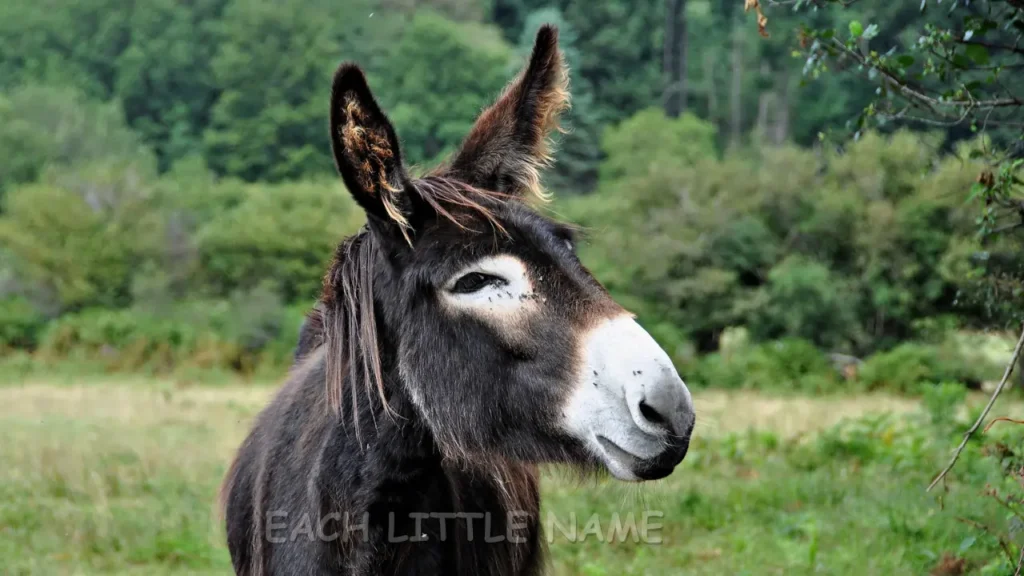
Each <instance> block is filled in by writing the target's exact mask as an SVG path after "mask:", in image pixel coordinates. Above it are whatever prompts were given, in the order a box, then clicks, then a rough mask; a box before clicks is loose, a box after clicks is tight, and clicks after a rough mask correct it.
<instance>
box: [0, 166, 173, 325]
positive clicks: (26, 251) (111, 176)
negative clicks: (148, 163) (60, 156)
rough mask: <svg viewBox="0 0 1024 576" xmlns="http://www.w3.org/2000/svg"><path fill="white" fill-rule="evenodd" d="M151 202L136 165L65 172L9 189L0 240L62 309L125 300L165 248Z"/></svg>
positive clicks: (23, 272) (20, 272)
mask: <svg viewBox="0 0 1024 576" xmlns="http://www.w3.org/2000/svg"><path fill="white" fill-rule="evenodd" d="M150 200H151V199H150V195H149V191H148V188H147V186H146V184H145V182H144V180H143V177H142V175H140V173H139V171H138V169H137V167H136V166H134V165H119V164H113V165H111V164H96V165H91V166H89V167H87V168H84V169H82V170H76V171H70V172H66V173H60V174H57V175H54V176H53V177H52V178H50V179H48V180H46V181H44V182H40V183H38V184H31V185H27V186H23V187H19V188H17V189H15V190H12V191H11V192H9V193H8V194H7V196H6V198H5V204H4V206H5V208H4V214H3V217H2V218H0V240H2V244H3V245H4V246H5V250H6V251H8V252H9V253H10V254H11V256H12V268H13V270H14V272H15V273H16V274H17V276H18V277H19V278H20V279H21V280H22V281H23V282H24V283H26V284H27V285H28V286H30V287H32V291H33V292H36V293H37V294H40V295H49V297H51V298H53V299H54V302H52V304H53V305H55V307H56V308H57V309H58V310H65V309H75V308H79V307H82V306H90V305H104V306H110V307H118V306H124V305H126V304H127V303H128V302H129V301H130V286H131V279H132V276H133V274H134V273H135V271H136V270H138V269H139V267H140V266H141V265H142V264H143V263H144V262H145V261H147V260H148V259H150V258H153V257H154V255H155V252H156V250H157V249H158V247H157V246H156V245H155V244H154V240H155V238H154V234H153V232H154V230H156V229H159V226H160V222H159V218H158V217H156V215H154V214H153V212H152V211H151V210H150V207H151V203H150Z"/></svg>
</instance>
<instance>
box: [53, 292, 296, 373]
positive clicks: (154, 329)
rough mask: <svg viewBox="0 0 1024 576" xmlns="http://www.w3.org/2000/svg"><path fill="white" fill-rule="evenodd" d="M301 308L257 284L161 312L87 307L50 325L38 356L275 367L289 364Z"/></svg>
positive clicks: (162, 365) (134, 366)
mask: <svg viewBox="0 0 1024 576" xmlns="http://www.w3.org/2000/svg"><path fill="white" fill-rule="evenodd" d="M306 308H308V306H306V307H295V308H290V309H289V308H285V307H284V306H283V305H282V304H281V301H280V298H279V297H278V296H277V294H276V293H275V292H274V291H273V289H272V288H271V287H270V286H268V285H260V286H257V287H256V288H254V289H253V290H250V291H247V292H239V293H237V294H235V295H234V296H233V298H232V299H231V300H221V301H188V302H180V303H178V304H176V305H174V306H173V307H172V308H171V309H169V310H165V311H161V312H152V311H143V310H138V309H135V310H132V309H125V310H107V309H88V310H83V311H82V312H79V313H74V314H66V315H64V316H62V317H60V318H59V319H57V320H55V321H54V322H52V323H51V324H50V325H49V326H48V327H47V329H46V331H45V333H44V335H43V337H42V342H41V345H40V350H39V354H38V355H39V357H40V358H41V359H43V360H48V361H51V360H52V361H59V360H64V359H69V358H70V359H74V360H85V361H99V362H100V363H101V364H102V365H103V366H104V367H105V368H106V369H108V370H113V371H122V370H147V371H151V372H173V371H177V370H181V369H192V368H199V369H216V370H228V371H235V372H240V373H243V374H252V373H254V372H256V371H259V370H277V369H280V368H283V367H286V366H288V365H290V364H291V361H292V354H293V351H294V348H295V345H296V342H297V339H298V333H299V326H300V325H301V323H302V319H303V317H304V313H305V311H306Z"/></svg>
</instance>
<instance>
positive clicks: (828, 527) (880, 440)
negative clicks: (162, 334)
mask: <svg viewBox="0 0 1024 576" xmlns="http://www.w3.org/2000/svg"><path fill="white" fill-rule="evenodd" d="M271 391H272V388H270V387H268V386H242V385H225V386H217V387H201V386H189V387H182V386H180V385H175V384H174V383H173V382H171V381H161V380H144V379H141V378H139V379H125V378H120V379H107V380H102V381H100V380H95V381H87V382H84V383H75V384H71V383H68V382H65V381H54V380H40V379H37V380H30V381H27V382H19V383H17V384H7V385H4V386H0V574H5V575H6V574H39V575H51V574H53V575H56V574H140V575H141V574H146V575H151V574H152V575H171V574H173V575H185V574H229V573H230V572H231V571H230V563H229V559H228V555H227V551H226V549H225V548H224V546H223V544H222V542H223V536H222V534H221V530H220V526H219V524H218V523H217V521H216V520H215V514H214V502H215V497H216V491H217V487H218V484H219V482H220V479H221V476H222V474H223V472H224V469H225V466H226V465H227V463H228V462H229V460H230V458H231V456H232V454H233V451H234V449H235V448H236V446H237V445H238V443H239V441H240V440H241V439H242V437H243V435H244V434H245V432H246V430H247V427H248V423H249V421H250V419H251V418H252V416H253V415H255V413H256V412H257V411H258V410H259V409H260V407H261V406H262V405H263V403H264V402H265V401H266V400H267V398H268V397H269V394H270V393H271ZM978 400H979V399H977V398H975V399H973V401H974V402H977V401H978ZM695 401H696V404H697V410H698V420H699V424H698V427H697V438H696V440H695V442H694V444H693V448H692V450H691V453H690V456H688V457H687V460H686V461H685V462H684V464H683V465H682V466H681V467H680V469H678V470H677V472H676V473H675V474H673V475H672V476H671V477H669V478H668V479H666V480H663V481H661V482H658V483H654V484H651V485H645V486H643V487H637V486H635V485H621V484H616V483H614V482H613V481H611V480H607V481H602V482H595V483H592V484H591V483H588V484H583V485H580V484H578V483H575V482H569V481H567V480H563V479H560V478H561V476H562V475H559V474H548V475H547V477H546V478H545V486H544V492H545V511H546V512H550V513H553V514H554V515H555V516H556V517H557V518H559V519H560V522H561V521H564V520H565V519H571V518H572V517H573V516H575V518H577V519H578V526H579V530H580V532H585V531H586V527H585V526H584V524H585V523H586V522H587V521H588V518H590V517H591V516H592V515H593V514H598V517H597V518H598V522H600V521H601V520H600V519H602V518H604V519H607V518H609V517H611V515H612V514H613V513H618V514H619V515H620V516H625V515H628V514H629V513H633V514H635V515H636V518H638V519H639V518H640V515H641V514H642V513H643V512H644V511H645V510H646V511H656V512H657V513H658V515H656V517H655V518H654V521H655V522H658V523H660V524H661V529H660V531H659V532H658V536H659V537H660V539H661V543H635V542H633V541H631V540H630V539H627V540H626V541H625V542H616V543H607V542H603V541H601V540H599V539H598V538H596V537H590V538H588V539H586V540H584V541H578V540H579V539H577V541H575V542H573V541H570V538H568V537H565V534H564V533H559V534H556V535H554V538H553V540H552V543H551V545H550V548H551V550H550V556H551V562H552V570H551V572H552V573H553V574H558V575H568V574H586V575H601V574H609V575H621V574H673V575H674V574H709V575H710V574H715V575H719V574H752V575H753V574H758V575H760V574H851V575H852V574H856V575H870V574H878V575H889V574H901V575H902V574H928V573H930V572H932V571H933V570H949V571H946V572H941V571H939V572H933V573H935V574H944V575H955V574H961V573H964V574H966V573H992V574H1005V573H1006V572H1005V566H1006V564H1005V562H1006V561H1005V560H1003V559H1002V555H1003V553H1002V552H1001V550H1000V547H999V546H998V544H997V542H996V540H995V539H994V538H992V537H990V536H986V535H985V534H984V533H982V532H980V531H979V530H977V529H975V528H972V527H971V526H969V525H968V524H967V523H966V522H964V521H961V520H958V519H957V517H958V516H959V517H964V518H967V519H970V520H973V521H978V522H984V523H986V524H988V525H990V526H996V527H999V526H1001V525H1005V523H1006V515H1005V513H1004V512H1005V511H1004V510H1001V509H1000V507H999V506H998V504H996V503H995V502H993V501H992V500H991V499H989V498H986V497H984V496H982V495H980V494H979V492H980V489H981V488H982V487H983V486H984V483H985V482H989V481H991V482H999V481H1000V480H1001V478H1002V476H1001V474H1000V470H999V466H998V463H989V462H988V460H985V459H982V458H977V459H968V460H967V461H966V462H965V463H964V469H965V470H966V471H968V472H969V474H965V475H964V476H965V477H966V476H969V477H970V478H971V479H972V481H971V483H970V485H966V484H963V483H962V480H960V478H961V477H960V476H956V477H954V479H953V481H952V482H951V483H950V492H949V493H948V494H947V496H946V497H945V499H944V500H945V503H944V507H942V508H940V507H939V505H938V503H937V501H936V496H935V495H928V494H925V492H924V486H925V485H926V484H927V481H928V479H929V478H930V476H931V475H933V474H934V472H935V471H936V470H938V469H939V468H940V467H941V465H942V463H943V459H944V458H945V457H946V456H947V455H948V448H950V447H951V446H952V443H953V440H952V437H953V436H954V435H953V434H950V435H948V436H949V439H948V440H949V441H948V442H947V441H946V440H947V439H943V441H941V442H939V441H930V440H928V439H927V438H926V437H925V436H923V435H922V434H921V433H919V431H916V430H917V426H915V425H911V426H908V425H907V423H910V422H917V419H919V412H918V406H917V402H916V401H913V400H909V399H901V398H896V397H890V396H881V395H873V396H860V397H850V396H835V397H827V398H816V399H810V398H800V397H769V396H762V395H757V394H753V393H730V394H726V393H720V392H708V391H698V392H696V393H695ZM1019 408H1020V405H1019V404H1018V405H1014V404H1005V403H1004V404H1003V406H1002V408H1001V412H1003V413H1012V412H1017V413H1019V412H1020V411H1019ZM886 413H889V414H890V415H889V416H885V414H886ZM848 418H853V419H854V420H852V421H848V420H844V419H848ZM841 421H847V422H851V423H848V424H845V425H844V424H838V423H840V422H841ZM837 424H838V426H837ZM600 530H601V532H602V533H606V532H607V531H608V530H609V527H608V526H601V527H600ZM944 556H947V557H946V558H945V559H943V557H944ZM1000 562H1003V563H1004V564H1000Z"/></svg>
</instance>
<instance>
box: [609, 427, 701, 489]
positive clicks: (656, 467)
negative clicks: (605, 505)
mask: <svg viewBox="0 0 1024 576" xmlns="http://www.w3.org/2000/svg"><path fill="white" fill-rule="evenodd" d="M596 438H597V442H598V444H599V445H600V446H601V450H602V451H603V452H604V463H605V466H606V467H607V468H608V471H609V472H611V473H612V476H615V477H616V478H618V479H619V480H625V481H633V482H644V481H648V480H660V479H662V478H665V477H666V476H669V475H670V474H672V472H673V471H674V470H675V468H676V466H678V465H679V463H680V462H682V461H683V458H684V457H685V456H686V451H687V448H688V446H689V443H690V442H689V436H687V437H685V440H683V441H682V442H679V441H678V440H677V441H676V442H673V443H672V444H671V445H670V446H669V448H668V449H667V450H665V451H664V452H662V453H661V454H659V455H658V456H655V457H653V458H640V457H639V456H636V455H635V454H633V453H631V452H629V451H628V450H626V449H624V448H622V447H621V446H619V445H618V444H616V443H615V442H612V441H611V440H609V439H608V438H606V437H604V436H601V435H600V434H598V435H596Z"/></svg>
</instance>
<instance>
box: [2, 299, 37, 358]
mask: <svg viewBox="0 0 1024 576" xmlns="http://www.w3.org/2000/svg"><path fill="white" fill-rule="evenodd" d="M44 326H46V318H45V317H44V316H43V315H42V314H40V313H39V311H38V310H36V308H35V306H33V305H32V303H31V302H29V301H28V300H27V299H26V298H23V297H18V296H11V297H7V298H3V299H0V350H10V349H16V348H22V349H29V350H31V349H33V348H35V346H36V344H37V343H38V342H39V334H40V332H42V330H43V327H44Z"/></svg>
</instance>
